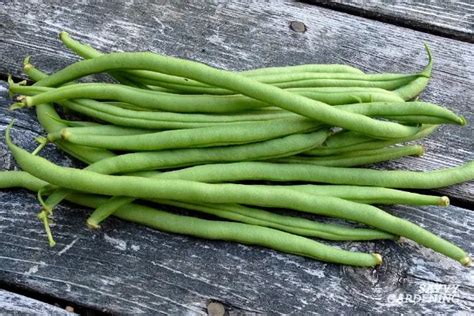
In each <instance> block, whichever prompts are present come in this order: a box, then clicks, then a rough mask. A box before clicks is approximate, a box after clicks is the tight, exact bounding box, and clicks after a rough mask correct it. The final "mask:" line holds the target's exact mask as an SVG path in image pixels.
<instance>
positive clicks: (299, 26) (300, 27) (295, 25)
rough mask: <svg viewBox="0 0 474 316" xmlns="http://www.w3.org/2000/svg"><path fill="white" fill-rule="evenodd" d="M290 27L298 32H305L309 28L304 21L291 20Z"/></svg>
mask: <svg viewBox="0 0 474 316" xmlns="http://www.w3.org/2000/svg"><path fill="white" fill-rule="evenodd" d="M290 29H291V30H292V31H295V32H298V33H304V32H306V30H307V28H306V25H305V24H304V23H303V22H299V21H291V22H290Z"/></svg>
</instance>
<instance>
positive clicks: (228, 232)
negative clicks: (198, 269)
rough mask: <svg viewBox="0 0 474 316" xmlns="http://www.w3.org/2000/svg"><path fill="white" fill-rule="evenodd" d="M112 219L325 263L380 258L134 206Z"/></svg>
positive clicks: (91, 202) (93, 203)
mask: <svg viewBox="0 0 474 316" xmlns="http://www.w3.org/2000/svg"><path fill="white" fill-rule="evenodd" d="M69 199H70V200H71V201H72V202H74V203H77V204H80V205H84V206H88V207H92V208H94V207H97V206H98V205H100V204H101V203H103V202H104V199H100V198H91V197H90V195H84V194H80V195H71V196H70V197H69ZM114 216H117V217H118V218H121V219H124V220H127V221H131V222H135V223H138V224H142V225H145V226H149V227H152V228H155V229H158V230H161V231H165V232H170V233H176V234H183V235H190V236H194V237H199V238H205V239H215V240H227V241H234V242H238V243H243V244H249V245H259V246H264V247H267V248H271V249H275V250H278V251H281V252H286V253H291V254H295V255H299V256H304V257H309V258H312V259H316V260H321V261H326V262H332V263H339V264H347V265H354V266H368V267H371V266H375V265H379V264H382V257H381V256H380V255H379V254H376V253H373V254H366V253H360V252H351V251H346V250H342V249H339V248H335V247H331V246H327V245H325V244H322V243H319V242H317V241H314V240H311V239H308V238H305V237H301V236H297V235H294V234H290V233H286V232H283V231H279V230H276V229H272V228H268V227H261V226H257V225H249V224H243V223H233V222H228V221H216V220H206V219H201V218H196V217H191V216H184V215H176V214H172V213H169V212H164V211H161V210H157V209H153V208H150V207H147V206H143V205H138V204H131V205H127V206H126V207H122V208H119V209H118V210H117V212H115V214H114Z"/></svg>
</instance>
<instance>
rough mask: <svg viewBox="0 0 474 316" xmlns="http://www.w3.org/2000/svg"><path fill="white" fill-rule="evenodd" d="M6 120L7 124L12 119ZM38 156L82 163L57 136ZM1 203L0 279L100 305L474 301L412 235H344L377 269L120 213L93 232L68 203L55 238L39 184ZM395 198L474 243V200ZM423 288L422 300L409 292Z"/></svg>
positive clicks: (26, 142) (28, 130)
mask: <svg viewBox="0 0 474 316" xmlns="http://www.w3.org/2000/svg"><path fill="white" fill-rule="evenodd" d="M5 100H6V97H4V98H3V99H2V98H0V108H1V109H2V111H3V113H2V114H1V115H0V117H1V118H2V120H5V121H9V120H10V119H11V116H12V115H15V117H16V119H17V122H18V123H17V124H16V125H15V127H14V130H13V137H14V140H15V142H16V143H18V144H21V146H23V147H25V148H28V149H30V150H32V149H33V148H34V146H35V144H34V143H33V141H32V139H34V137H35V136H38V135H40V134H41V130H40V127H39V126H38V123H37V122H36V121H35V119H34V115H33V113H32V110H29V111H25V112H17V111H15V112H6V111H5V110H4V109H5V107H4V106H3V105H4V104H5ZM0 125H2V129H4V128H5V122H2V123H1V124H0ZM2 134H3V132H2ZM0 143H1V149H0V152H1V155H2V160H1V163H2V169H3V170H4V169H10V170H11V169H15V168H16V164H15V162H14V160H13V158H12V157H11V155H10V153H8V151H7V149H6V148H5V145H4V137H3V136H2V137H1V138H0ZM42 155H43V156H45V157H46V158H48V159H50V160H52V161H54V162H56V163H59V164H61V165H72V166H74V165H76V166H77V163H76V162H75V161H73V160H71V159H69V158H68V157H67V156H66V155H65V154H63V153H61V152H59V151H57V150H56V149H55V148H54V147H53V146H48V147H47V148H45V150H44V151H43V152H42ZM0 205H1V207H0V223H1V224H0V249H2V251H1V254H0V282H1V283H3V284H6V285H7V286H8V285H15V286H19V285H20V286H22V287H26V288H28V289H31V290H34V291H38V292H40V293H48V295H49V296H52V297H58V298H61V299H62V300H66V301H69V302H72V303H74V304H76V305H79V306H84V307H86V308H91V309H95V310H100V311H104V312H110V313H121V314H137V313H144V314H184V313H186V314H190V315H200V314H205V312H206V307H207V305H208V304H209V302H211V301H219V302H222V303H223V304H224V305H225V306H226V309H227V311H228V312H230V313H231V314H232V313H234V314H242V313H244V312H245V313H257V314H260V313H270V314H298V315H299V314H313V313H315V314H328V313H338V314H339V313H343V314H352V313H353V312H357V313H377V314H380V313H411V312H414V311H423V312H427V313H454V312H460V311H466V312H468V311H470V310H472V309H474V296H473V293H474V270H472V269H468V268H463V267H461V266H460V265H459V264H458V263H456V262H453V261H452V260H450V259H447V258H445V257H443V256H441V255H438V254H435V253H433V252H432V251H430V250H427V249H424V248H423V247H420V246H417V245H415V244H414V243H412V242H407V241H402V242H399V243H397V242H387V241H386V242H369V243H357V242H350V243H336V245H340V246H341V247H344V248H346V249H352V250H360V251H369V252H373V251H376V252H379V253H381V254H382V255H383V256H384V260H385V263H384V265H382V266H381V267H380V268H377V269H358V268H350V267H341V266H337V265H332V264H326V263H321V262H317V261H313V260H309V259H305V258H301V257H297V256H292V255H287V254H282V253H278V252H275V251H271V250H268V249H263V248H260V247H249V246H243V245H238V244H233V243H226V242H216V241H206V240H199V239H195V238H188V237H183V236H177V235H172V234H166V233H161V232H158V231H155V230H152V229H148V228H145V227H141V226H138V225H134V224H130V223H125V222H123V221H120V220H116V219H111V220H108V221H107V222H106V223H105V224H104V225H103V227H102V229H101V230H100V231H90V230H89V229H88V228H87V227H86V225H85V219H86V217H87V213H88V212H89V211H86V210H85V209H83V208H80V207H76V206H74V205H72V204H67V203H65V204H63V205H62V206H60V207H59V208H58V209H57V210H56V212H55V216H54V226H53V233H54V235H55V239H56V241H57V246H56V247H55V248H49V247H48V246H47V242H46V239H45V236H44V232H43V227H42V224H41V223H40V222H39V221H38V220H37V218H36V216H35V213H36V212H37V211H38V209H39V206H38V202H37V201H36V199H35V195H34V194H32V193H27V192H25V191H24V190H3V191H0ZM387 209H388V210H389V211H391V212H392V213H394V214H395V215H398V216H401V217H404V218H407V219H409V220H412V221H414V222H417V223H419V224H421V225H422V226H423V227H425V228H427V229H429V230H431V231H433V232H436V233H439V234H440V235H441V236H443V237H444V238H447V239H448V240H451V241H453V242H455V243H456V244H458V245H460V246H461V247H463V248H465V249H466V250H467V251H468V252H470V253H472V252H474V243H472V233H473V231H472V227H473V225H472V223H474V212H472V210H467V209H463V208H458V207H454V206H450V207H448V208H438V207H401V206H400V207H392V208H387ZM303 216H307V217H309V218H314V219H318V220H322V221H330V222H338V221H334V220H328V219H324V218H318V217H315V216H308V215H303ZM436 291H438V292H441V294H440V293H438V292H436ZM443 291H448V293H446V295H445V296H447V299H445V301H441V300H439V299H438V301H436V300H435V302H434V303H433V302H432V300H431V299H430V298H431V296H433V295H434V294H437V295H438V294H439V295H442V294H443ZM431 292H435V293H434V294H433V293H431ZM415 296H416V297H419V300H420V301H419V302H416V303H415V302H412V301H410V298H413V297H415Z"/></svg>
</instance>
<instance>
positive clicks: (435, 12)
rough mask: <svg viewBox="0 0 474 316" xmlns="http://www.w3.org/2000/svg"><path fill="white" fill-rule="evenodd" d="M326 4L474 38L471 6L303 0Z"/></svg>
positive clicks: (433, 0)
mask: <svg viewBox="0 0 474 316" xmlns="http://www.w3.org/2000/svg"><path fill="white" fill-rule="evenodd" d="M305 2H308V3H312V4H316V5H320V6H323V7H326V8H331V9H334V10H339V11H342V12H347V13H351V14H356V15H360V16H363V17H366V18H370V19H376V20H378V21H383V22H386V23H393V24H395V25H400V26H404V27H409V28H412V29H415V30H419V31H423V32H427V33H431V34H436V35H441V36H447V37H449V38H454V39H459V40H463V41H467V42H470V43H473V42H474V6H473V4H472V2H470V1H443V0H429V1H426V0H415V1H412V0H410V1H409V0H397V1H380V0H376V1H374V0H371V1H366V0H344V1H342V0H306V1H305Z"/></svg>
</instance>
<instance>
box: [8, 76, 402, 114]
mask: <svg viewBox="0 0 474 316" xmlns="http://www.w3.org/2000/svg"><path fill="white" fill-rule="evenodd" d="M14 89H15V90H13V91H15V92H19V93H22V92H23V93H25V94H29V95H30V96H28V97H26V98H25V99H24V100H25V101H24V104H25V105H27V106H33V105H36V104H38V103H49V102H58V101H60V100H65V99H77V98H88V99H101V100H117V101H120V102H125V103H129V104H132V105H133V106H138V107H140V108H148V109H152V110H162V111H171V112H185V113H186V112H192V113H195V112H202V113H226V112H236V111H243V110H248V109H255V108H261V107H267V106H269V105H270V104H266V103H264V102H261V101H258V100H255V99H251V98H248V97H245V96H242V95H225V96H214V95H180V94H171V93H164V92H158V91H147V90H143V89H137V88H133V87H128V86H123V85H119V84H110V83H78V84H71V85H67V86H63V87H60V88H56V89H51V88H49V89H48V88H39V87H33V88H31V89H30V88H28V87H22V86H17V87H14ZM39 91H43V92H42V93H39ZM288 91H289V92H295V93H297V94H298V95H301V96H305V97H307V98H309V99H312V100H315V101H320V102H326V103H327V104H331V105H338V104H347V103H354V102H359V101H372V100H374V101H377V100H380V101H394V102H398V101H400V100H401V99H400V98H399V97H397V96H394V95H393V94H389V93H387V92H380V91H378V90H376V91H374V89H372V90H371V91H362V90H360V88H357V89H356V88H351V87H349V88H345V89H344V88H342V89H341V88H337V89H336V88H333V87H330V88H323V89H318V90H316V88H313V89H291V90H290V89H289V90H288Z"/></svg>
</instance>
